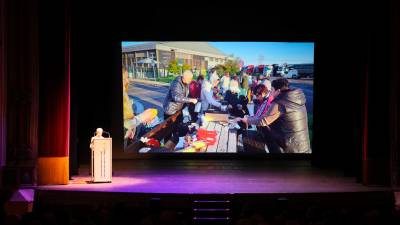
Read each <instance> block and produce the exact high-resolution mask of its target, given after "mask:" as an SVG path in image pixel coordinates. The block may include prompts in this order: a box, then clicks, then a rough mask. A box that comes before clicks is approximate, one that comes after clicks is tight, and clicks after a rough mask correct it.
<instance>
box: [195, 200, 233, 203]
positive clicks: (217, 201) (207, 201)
mask: <svg viewBox="0 0 400 225" xmlns="http://www.w3.org/2000/svg"><path fill="white" fill-rule="evenodd" d="M193 202H195V203H230V202H231V201H229V200H194V201H193Z"/></svg>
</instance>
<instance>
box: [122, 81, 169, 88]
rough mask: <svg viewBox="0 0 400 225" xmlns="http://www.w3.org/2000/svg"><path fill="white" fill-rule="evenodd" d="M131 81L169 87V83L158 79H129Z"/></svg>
mask: <svg viewBox="0 0 400 225" xmlns="http://www.w3.org/2000/svg"><path fill="white" fill-rule="evenodd" d="M129 81H130V82H131V83H137V84H147V85H153V86H157V87H169V84H168V83H164V82H158V81H153V80H142V79H129Z"/></svg>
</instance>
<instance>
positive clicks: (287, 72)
mask: <svg viewBox="0 0 400 225" xmlns="http://www.w3.org/2000/svg"><path fill="white" fill-rule="evenodd" d="M277 74H279V75H280V76H281V77H284V78H287V79H297V78H298V77H299V73H298V72H297V70H296V69H284V70H278V71H277Z"/></svg>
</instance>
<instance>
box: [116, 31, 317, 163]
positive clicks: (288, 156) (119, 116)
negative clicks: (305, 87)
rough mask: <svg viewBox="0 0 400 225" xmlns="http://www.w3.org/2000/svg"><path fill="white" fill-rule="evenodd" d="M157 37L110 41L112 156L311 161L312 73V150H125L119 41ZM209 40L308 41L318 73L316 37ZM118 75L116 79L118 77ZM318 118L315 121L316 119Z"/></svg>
mask: <svg viewBox="0 0 400 225" xmlns="http://www.w3.org/2000/svg"><path fill="white" fill-rule="evenodd" d="M154 39H156V38H153V39H152V38H146V39H137V38H133V37H132V38H129V37H123V38H119V39H115V40H113V53H114V55H115V56H116V55H117V54H118V56H116V57H114V60H115V61H114V63H113V64H114V66H113V71H115V74H118V75H119V76H113V80H114V81H113V82H112V83H115V84H117V85H114V88H113V100H115V99H114V98H115V97H116V98H118V100H116V101H115V102H117V105H118V107H117V110H113V111H112V118H111V123H112V124H111V126H112V127H111V131H112V133H113V134H114V137H115V138H116V139H117V140H114V142H113V143H115V144H114V146H113V159H177V158H178V159H239V160H241V159H243V160H257V159H262V160H266V159H271V160H275V159H277V160H310V159H312V158H313V157H314V156H315V155H316V154H315V152H316V144H315V143H316V141H315V133H316V132H315V129H316V128H317V126H316V125H315V114H316V106H318V105H319V104H318V103H317V102H316V98H315V97H316V96H317V95H316V94H315V93H316V90H315V86H316V85H315V84H316V83H317V84H318V80H319V79H318V76H316V77H315V76H314V85H313V93H314V96H313V98H314V99H313V125H312V126H313V140H312V141H311V142H310V146H311V149H312V152H311V153H281V154H274V153H265V154H264V153H207V152H201V153H174V152H171V153H136V152H129V151H125V149H124V146H123V142H124V140H123V104H122V101H123V96H122V94H123V90H122V54H121V53H122V42H124V41H142V40H154ZM173 41H205V40H204V39H203V40H179V39H178V40H173ZM206 41H209V42H221V41H223V42H225V41H226V42H229V41H232V42H233V41H234V42H296V43H301V42H307V43H313V44H314V52H313V54H314V74H318V65H317V63H318V60H317V57H316V52H317V50H318V46H319V45H318V41H317V39H316V38H305V37H302V38H294V39H287V38H281V39H279V40H276V39H265V40H243V39H242V40H230V39H228V40H206ZM117 77H118V78H119V81H118V80H117ZM317 100H318V98H317ZM317 121H318V120H317Z"/></svg>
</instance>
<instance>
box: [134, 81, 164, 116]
mask: <svg viewBox="0 0 400 225" xmlns="http://www.w3.org/2000/svg"><path fill="white" fill-rule="evenodd" d="M167 91H168V88H166V87H158V86H153V85H149V84H138V83H131V84H130V85H129V91H128V95H129V98H131V99H133V101H134V106H133V109H134V112H135V114H139V113H141V112H143V111H144V110H145V109H148V108H155V109H157V110H158V117H159V118H160V119H163V117H164V111H163V109H162V104H163V101H164V98H165V95H166V94H167Z"/></svg>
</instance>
